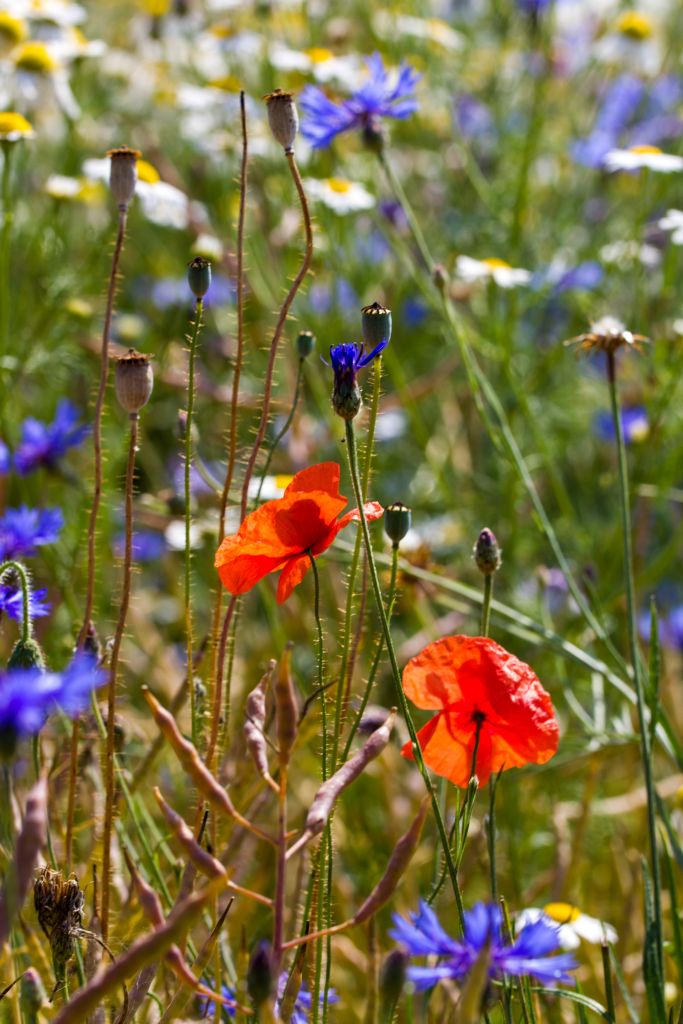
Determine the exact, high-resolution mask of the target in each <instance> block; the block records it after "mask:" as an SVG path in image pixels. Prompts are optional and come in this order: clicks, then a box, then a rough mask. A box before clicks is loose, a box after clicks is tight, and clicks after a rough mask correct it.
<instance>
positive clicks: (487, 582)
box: [481, 572, 493, 636]
mask: <svg viewBox="0 0 683 1024" xmlns="http://www.w3.org/2000/svg"><path fill="white" fill-rule="evenodd" d="M492 599H493V573H492V572H489V573H486V575H485V576H484V600H483V602H482V606H481V635H482V636H488V635H489V628H490V626H491V601H492Z"/></svg>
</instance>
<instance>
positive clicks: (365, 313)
mask: <svg viewBox="0 0 683 1024" xmlns="http://www.w3.org/2000/svg"><path fill="white" fill-rule="evenodd" d="M360 312H361V332H362V335H363V342H364V343H365V345H367V347H368V348H369V349H370V350H372V349H373V348H376V347H377V346H378V345H380V344H381V343H382V342H383V341H389V339H390V338H391V310H390V309H387V308H386V307H385V306H380V304H379V302H373V303H372V305H370V306H363V308H362V309H361V311H360Z"/></svg>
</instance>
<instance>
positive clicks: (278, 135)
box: [264, 89, 299, 153]
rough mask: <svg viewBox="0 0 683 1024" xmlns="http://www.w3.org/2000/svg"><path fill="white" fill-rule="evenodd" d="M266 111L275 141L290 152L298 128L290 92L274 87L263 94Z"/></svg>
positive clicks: (297, 116) (296, 115)
mask: <svg viewBox="0 0 683 1024" xmlns="http://www.w3.org/2000/svg"><path fill="white" fill-rule="evenodd" d="M264 99H265V101H266V109H267V111H268V124H269V125H270V130H271V132H272V133H273V137H274V138H275V141H276V142H279V143H280V145H281V146H282V147H283V149H284V151H285V153H291V152H292V146H293V145H294V139H295V138H296V133H297V132H298V130H299V115H298V113H297V109H296V104H295V102H294V97H293V96H292V93H291V92H283V90H282V89H275V91H274V92H271V93H268V95H267V96H264Z"/></svg>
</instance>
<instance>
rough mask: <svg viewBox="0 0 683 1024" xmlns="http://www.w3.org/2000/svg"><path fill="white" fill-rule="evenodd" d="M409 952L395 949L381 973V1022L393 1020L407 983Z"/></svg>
mask: <svg viewBox="0 0 683 1024" xmlns="http://www.w3.org/2000/svg"><path fill="white" fill-rule="evenodd" d="M407 966H408V954H407V953H404V952H403V950H402V949H394V950H392V952H391V953H389V955H388V956H387V958H386V959H385V961H384V963H383V964H382V969H381V971H380V974H379V1019H380V1024H389V1022H390V1021H391V1020H393V1016H394V1010H395V1009H396V1004H397V1002H398V1001H399V999H400V998H401V993H402V992H403V986H404V985H405V983H406V968H407Z"/></svg>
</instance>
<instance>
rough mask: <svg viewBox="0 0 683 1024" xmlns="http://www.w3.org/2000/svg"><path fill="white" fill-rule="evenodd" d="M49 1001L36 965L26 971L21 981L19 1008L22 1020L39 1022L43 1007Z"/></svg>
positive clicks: (29, 1023) (32, 1023) (31, 1023)
mask: <svg viewBox="0 0 683 1024" xmlns="http://www.w3.org/2000/svg"><path fill="white" fill-rule="evenodd" d="M46 1002H47V993H46V992H45V987H44V985H43V982H42V981H41V978H40V975H39V974H38V971H37V970H36V969H35V967H29V968H28V970H27V971H24V973H23V975H22V978H21V981H20V982H19V1008H20V1010H21V1016H22V1020H24V1021H27V1022H28V1024H34V1022H35V1024H37V1022H38V1014H39V1012H40V1009H41V1007H43V1006H44V1005H45V1004H46Z"/></svg>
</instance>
